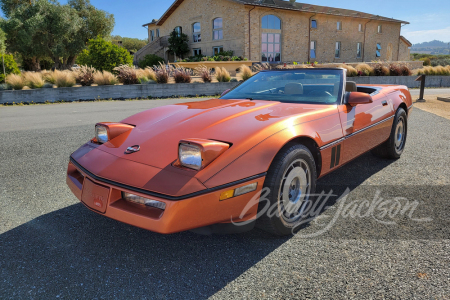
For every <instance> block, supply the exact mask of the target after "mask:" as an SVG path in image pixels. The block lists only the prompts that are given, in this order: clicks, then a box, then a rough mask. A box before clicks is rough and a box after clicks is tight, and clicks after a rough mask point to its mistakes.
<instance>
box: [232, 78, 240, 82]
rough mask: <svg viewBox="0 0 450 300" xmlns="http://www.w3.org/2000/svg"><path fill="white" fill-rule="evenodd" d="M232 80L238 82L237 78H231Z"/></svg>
mask: <svg viewBox="0 0 450 300" xmlns="http://www.w3.org/2000/svg"><path fill="white" fill-rule="evenodd" d="M230 82H238V80H237V79H236V78H231V80H230Z"/></svg>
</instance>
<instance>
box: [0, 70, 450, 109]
mask: <svg viewBox="0 0 450 300" xmlns="http://www.w3.org/2000/svg"><path fill="white" fill-rule="evenodd" d="M416 78H417V77H416V76H397V77H394V76H386V77H349V78H347V80H348V81H354V82H356V83H357V84H398V85H406V86H407V87H409V88H417V87H419V85H420V83H419V82H418V81H415V79H416ZM238 84H239V83H238V82H221V83H179V84H135V85H112V86H86V87H70V88H55V89H36V90H21V91H0V104H5V103H10V104H11V103H13V102H15V103H20V102H29V103H31V102H34V103H43V102H46V101H49V102H54V101H61V100H64V101H78V100H94V99H134V98H149V97H152V98H160V97H162V98H163V97H177V96H179V97H187V96H197V95H198V96H212V95H218V94H222V93H223V92H224V91H225V90H227V89H232V88H234V87H235V86H236V85H238ZM426 87H450V76H427V77H426Z"/></svg>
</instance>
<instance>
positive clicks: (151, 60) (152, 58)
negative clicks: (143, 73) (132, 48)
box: [138, 54, 164, 69]
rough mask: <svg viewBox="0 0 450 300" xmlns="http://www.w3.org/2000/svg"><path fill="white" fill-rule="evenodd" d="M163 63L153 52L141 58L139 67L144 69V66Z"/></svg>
mask: <svg viewBox="0 0 450 300" xmlns="http://www.w3.org/2000/svg"><path fill="white" fill-rule="evenodd" d="M160 62H161V63H163V62H164V59H163V58H162V57H159V56H158V55H155V54H147V55H146V56H144V58H143V59H142V60H140V61H139V63H138V65H139V68H142V69H145V68H146V67H153V66H157V65H159V63H160Z"/></svg>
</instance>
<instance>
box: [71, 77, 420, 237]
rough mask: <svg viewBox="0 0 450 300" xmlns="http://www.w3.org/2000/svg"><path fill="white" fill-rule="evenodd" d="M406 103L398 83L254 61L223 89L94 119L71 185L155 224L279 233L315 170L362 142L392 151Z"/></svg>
mask: <svg viewBox="0 0 450 300" xmlns="http://www.w3.org/2000/svg"><path fill="white" fill-rule="evenodd" d="M411 108H412V101H411V95H410V93H409V92H408V89H407V88H406V87H405V86H393V85H390V86H388V85H386V86H382V85H364V86H357V85H356V84H355V83H354V82H349V81H346V71H345V70H343V69H298V70H272V71H262V72H260V73H258V74H256V75H254V76H253V77H251V78H250V79H248V80H247V81H245V82H243V83H241V84H240V85H239V86H237V87H236V88H234V89H233V90H231V91H227V92H225V93H224V94H223V95H222V96H221V97H220V98H219V99H212V100H206V101H199V102H190V103H181V104H176V105H168V106H162V107H158V108H155V109H150V110H147V111H143V112H141V113H138V114H136V115H134V116H131V117H129V118H127V119H125V120H123V121H121V122H119V123H108V122H104V123H98V124H96V126H95V138H93V139H92V140H91V141H89V142H87V143H86V144H85V145H83V146H82V147H81V148H79V149H78V150H77V151H75V152H74V153H73V154H72V155H71V157H70V163H69V166H68V170H67V184H68V185H69V187H70V189H71V190H72V192H73V193H74V194H75V195H76V196H77V197H78V199H80V200H81V202H82V203H83V204H84V205H86V207H88V208H89V209H90V210H92V211H94V212H97V213H99V214H103V215H105V216H107V217H110V218H112V219H115V220H118V221H121V222H125V223H128V224H131V225H134V226H138V227H141V228H145V229H148V230H151V231H155V232H159V233H174V232H180V231H185V230H193V229H196V231H198V232H200V231H203V232H205V233H211V232H213V233H214V232H236V231H244V230H249V229H251V228H252V227H253V226H254V225H255V223H256V224H257V225H258V224H259V226H260V227H261V228H263V229H265V230H267V231H269V232H272V233H274V234H277V235H286V234H290V233H291V231H292V229H293V228H295V227H296V225H297V224H299V222H300V221H301V220H302V218H303V217H304V216H305V212H307V210H308V207H311V203H310V202H311V201H312V200H311V196H310V195H311V194H313V193H314V192H315V185H316V181H317V179H318V178H320V177H322V176H324V175H325V174H327V173H329V172H332V171H333V170H335V169H337V168H339V167H341V166H342V165H344V164H345V163H347V162H349V161H351V160H352V159H354V158H356V157H357V156H359V155H361V154H363V153H365V152H367V151H370V150H372V152H373V153H375V154H377V155H379V156H382V157H386V158H391V159H396V158H399V157H400V155H401V154H402V152H403V149H404V147H405V142H406V134H407V121H408V115H409V113H410V110H411ZM263 189H264V191H265V192H266V194H265V197H264V203H263V201H262V200H261V199H262V197H260V195H261V194H262V190H263ZM260 198H261V199H260ZM267 204H270V207H271V213H266V214H260V213H258V212H260V211H261V210H262V209H264V208H266V207H268V206H269V205H267ZM257 215H258V216H259V215H261V216H260V217H259V218H257Z"/></svg>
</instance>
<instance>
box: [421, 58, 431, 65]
mask: <svg viewBox="0 0 450 300" xmlns="http://www.w3.org/2000/svg"><path fill="white" fill-rule="evenodd" d="M419 60H421V61H423V65H424V66H431V59H429V58H428V57H424V58H421V59H419Z"/></svg>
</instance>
